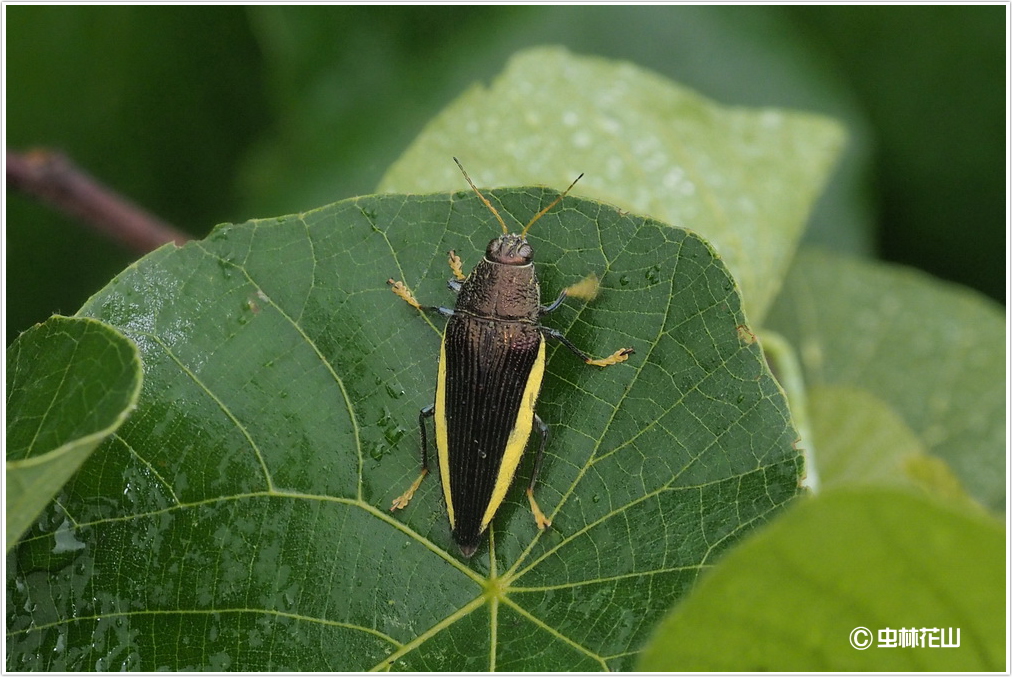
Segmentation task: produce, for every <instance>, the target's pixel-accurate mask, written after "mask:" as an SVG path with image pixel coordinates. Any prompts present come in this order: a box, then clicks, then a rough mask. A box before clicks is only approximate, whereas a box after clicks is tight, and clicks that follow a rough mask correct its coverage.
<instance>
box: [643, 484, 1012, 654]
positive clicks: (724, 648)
mask: <svg viewBox="0 0 1012 677" xmlns="http://www.w3.org/2000/svg"><path fill="white" fill-rule="evenodd" d="M1005 550H1006V546H1005V534H1004V529H1003V526H1002V524H1000V523H999V522H998V521H997V520H994V519H992V518H990V517H985V516H983V515H982V514H981V513H980V512H977V511H965V510H961V509H956V508H954V507H952V506H949V505H945V504H942V503H940V502H937V501H934V500H931V499H929V498H928V497H926V496H924V495H916V494H913V493H902V492H900V491H896V490H892V491H888V490H881V489H876V490H872V489H866V490H862V491H837V492H827V493H826V494H825V495H823V496H819V497H818V498H815V499H812V500H806V501H803V502H799V503H797V504H795V506H794V508H793V509H792V510H790V511H788V512H787V513H786V514H784V515H783V516H782V517H781V519H779V520H777V521H776V522H775V523H773V524H771V525H770V526H769V527H768V528H766V529H764V530H763V531H762V532H760V533H757V534H756V535H755V537H753V538H751V539H750V540H749V541H747V542H746V543H743V544H742V545H741V547H739V548H737V549H735V551H734V552H733V553H731V554H729V555H728V557H727V558H726V559H725V560H724V561H723V562H722V563H721V565H720V566H719V567H717V568H716V569H715V570H714V571H713V574H712V575H711V576H709V577H708V578H704V579H703V581H702V582H701V583H700V585H699V586H698V588H697V589H696V590H695V591H694V592H693V594H692V595H690V596H689V598H688V599H687V600H686V601H685V602H684V603H683V604H681V605H680V606H679V607H677V608H676V609H675V610H674V612H673V613H672V614H671V615H670V616H669V617H668V618H667V619H665V621H664V622H663V623H662V624H661V626H660V627H659V628H658V631H657V632H656V634H655V635H654V638H653V640H652V642H651V644H650V646H649V647H648V648H647V650H646V651H645V652H644V656H643V660H642V661H640V663H639V665H638V669H640V670H650V671H654V670H677V671H687V672H708V671H743V672H762V671H773V672H793V671H798V672H862V671H874V672H914V671H937V672H964V671H966V672H991V671H998V672H1000V671H1003V670H1005V669H1007V666H1006V664H1005V655H1006V649H1005V643H1006V641H1007V639H1008V632H1007V630H1006V627H1005V620H1006V615H1005V595H1004V592H1005V584H1006V582H1007V575H1006V572H1005ZM858 628H864V629H867V630H868V631H870V633H871V634H870V635H868V634H865V633H863V632H862V631H861V630H858V631H857V633H855V635H854V637H855V639H856V640H858V641H859V643H860V642H863V641H868V640H869V639H870V640H871V646H867V647H866V648H864V649H858V648H855V647H854V646H852V645H851V643H850V638H851V636H852V635H851V633H852V632H853V631H855V630H856V629H858ZM901 629H903V630H906V631H907V636H908V638H911V637H912V638H914V639H915V640H916V641H918V642H920V641H922V640H926V641H925V643H926V644H927V643H933V644H934V646H917V647H916V648H915V647H913V646H907V647H901V646H892V647H888V646H881V645H880V640H881V638H883V637H885V638H886V639H888V638H889V637H890V633H889V631H890V630H891V631H892V634H891V637H892V638H893V640H894V641H896V642H898V641H899V639H900V637H899V631H900V630H901ZM950 629H951V630H952V635H950V634H949V630H950ZM957 630H958V643H959V645H958V647H952V648H943V647H941V646H939V645H940V644H941V642H942V641H943V640H942V637H943V636H942V635H941V632H943V631H944V633H945V635H944V640H945V641H948V640H949V639H950V637H951V638H952V639H953V640H955V639H956V637H957V635H956V631H957ZM883 631H885V633H884V635H881V634H880V633H882V632H883Z"/></svg>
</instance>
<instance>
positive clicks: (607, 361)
mask: <svg viewBox="0 0 1012 677" xmlns="http://www.w3.org/2000/svg"><path fill="white" fill-rule="evenodd" d="M634 352H636V351H634V350H633V349H632V348H620V349H619V350H616V351H615V352H613V353H612V354H611V355H609V356H608V357H602V358H599V359H596V360H587V364H592V365H594V366H595V367H607V366H609V365H612V364H618V363H619V362H625V361H626V360H628V359H629V356H630V355H632V354H633V353H634Z"/></svg>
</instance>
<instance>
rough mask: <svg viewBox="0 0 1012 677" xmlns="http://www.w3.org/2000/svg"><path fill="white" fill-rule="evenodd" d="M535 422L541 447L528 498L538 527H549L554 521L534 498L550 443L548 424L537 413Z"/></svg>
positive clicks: (535, 462) (528, 489)
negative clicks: (546, 450)
mask: <svg viewBox="0 0 1012 677" xmlns="http://www.w3.org/2000/svg"><path fill="white" fill-rule="evenodd" d="M534 422H535V423H537V424H538V430H539V431H540V432H541V447H540V448H539V449H538V455H537V456H536V457H535V459H534V472H532V473H531V483H530V484H528V485H527V500H528V501H529V502H530V504H531V512H533V513H534V521H535V522H537V523H538V528H539V529H547V528H548V527H550V526H552V521H551V520H550V519H548V518H547V517H545V513H543V512H541V508H539V507H538V502H537V501H535V500H534V483H535V482H537V480H538V473H539V472H541V461H542V460H544V458H545V444H547V443H548V425H547V424H546V423H545V422H544V421H542V420H541V417H540V416H538V415H537V414H534Z"/></svg>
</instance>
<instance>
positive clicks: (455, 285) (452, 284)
mask: <svg viewBox="0 0 1012 677" xmlns="http://www.w3.org/2000/svg"><path fill="white" fill-rule="evenodd" d="M446 286H447V287H449V288H450V291H452V292H453V293H454V294H456V293H457V292H459V291H460V280H447V281H446Z"/></svg>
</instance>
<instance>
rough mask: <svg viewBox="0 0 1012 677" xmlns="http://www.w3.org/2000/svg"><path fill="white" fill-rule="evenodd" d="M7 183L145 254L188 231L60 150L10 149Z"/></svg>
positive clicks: (180, 241) (185, 238)
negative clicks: (99, 178)
mask: <svg viewBox="0 0 1012 677" xmlns="http://www.w3.org/2000/svg"><path fill="white" fill-rule="evenodd" d="M7 185H8V186H10V187H12V188H16V189H18V190H21V191H23V192H25V193H27V194H29V195H33V196H34V197H36V198H38V199H39V200H41V201H43V202H45V203H47V204H49V205H52V206H54V207H56V208H58V209H60V210H62V211H63V212H65V213H67V214H69V215H70V216H73V217H75V218H78V219H81V220H82V221H85V222H87V223H88V224H90V225H91V226H93V227H94V228H95V229H96V230H98V231H99V232H100V233H103V234H104V235H106V236H108V237H110V238H111V239H113V240H115V241H116V242H119V243H121V244H123V245H124V246H126V247H129V248H130V249H132V250H134V251H136V252H139V253H141V254H146V253H147V252H149V251H151V250H153V249H156V248H158V247H160V246H161V245H163V244H165V243H166V242H175V243H176V244H179V245H181V244H183V243H185V242H187V241H188V240H189V239H190V236H188V235H187V234H186V233H183V232H182V231H180V230H178V229H176V228H175V227H174V226H172V225H170V224H168V223H166V222H165V221H162V220H161V219H159V218H158V217H157V216H153V215H152V214H149V213H148V212H146V211H144V210H143V209H141V208H140V207H138V206H137V205H135V204H134V203H133V202H131V201H130V200H128V199H127V198H125V197H123V196H122V195H119V194H117V193H116V192H115V191H113V190H111V189H109V188H107V187H105V186H103V185H102V184H101V183H99V182H98V181H96V180H95V179H94V178H92V177H91V176H89V175H88V174H86V173H85V172H83V171H82V170H81V169H79V168H78V167H76V166H75V165H74V163H72V162H71V161H70V160H69V159H68V158H67V157H66V156H65V155H63V154H62V153H60V152H58V151H51V150H44V149H40V150H31V151H28V152H27V153H15V152H12V151H7Z"/></svg>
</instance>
